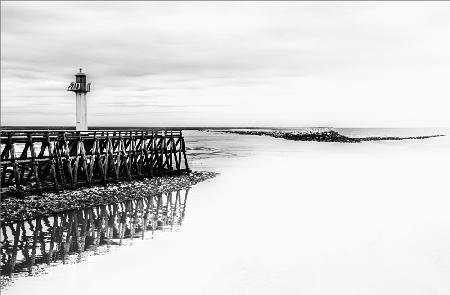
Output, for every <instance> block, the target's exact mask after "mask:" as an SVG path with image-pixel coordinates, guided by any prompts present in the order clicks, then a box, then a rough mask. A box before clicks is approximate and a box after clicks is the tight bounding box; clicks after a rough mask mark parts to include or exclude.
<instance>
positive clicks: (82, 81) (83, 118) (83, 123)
mask: <svg viewBox="0 0 450 295" xmlns="http://www.w3.org/2000/svg"><path fill="white" fill-rule="evenodd" d="M67 90H68V91H73V92H75V95H76V99H77V121H76V129H77V131H87V130H88V125H87V102H86V93H88V92H90V91H91V83H86V74H84V73H83V72H82V71H81V69H80V72H79V73H76V75H75V82H72V83H70V85H69V87H68V88H67Z"/></svg>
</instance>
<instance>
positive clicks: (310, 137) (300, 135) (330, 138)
mask: <svg viewBox="0 0 450 295" xmlns="http://www.w3.org/2000/svg"><path fill="white" fill-rule="evenodd" d="M208 131H209V130H208ZM211 131H214V132H222V133H230V134H239V135H258V136H270V137H275V138H283V139H287V140H295V141H317V142H342V143H360V142H364V141H382V140H408V139H426V138H433V137H441V136H445V135H444V134H436V135H425V136H408V137H398V136H386V137H383V136H369V137H348V136H345V135H342V134H340V133H338V132H336V131H334V130H331V129H328V128H324V130H317V129H316V130H314V129H313V130H311V131H306V130H305V131H282V130H271V131H256V130H211Z"/></svg>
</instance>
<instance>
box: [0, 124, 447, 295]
mask: <svg viewBox="0 0 450 295" xmlns="http://www.w3.org/2000/svg"><path fill="white" fill-rule="evenodd" d="M339 131H340V132H341V133H343V134H345V135H349V136H380V135H381V136H383V135H384V136H411V135H427V134H432V133H446V134H448V130H439V131H438V132H434V131H433V130H431V131H430V130H429V129H426V130H424V129H422V130H418V129H415V130H411V129H345V130H339ZM184 134H185V136H186V144H187V146H188V147H189V159H190V162H191V167H192V168H193V169H195V170H209V171H217V172H220V173H221V175H220V176H218V177H217V178H215V179H212V180H210V181H208V182H205V183H201V184H198V185H196V186H194V187H193V188H191V189H190V190H189V195H188V192H187V191H179V192H173V193H171V194H167V195H166V194H164V195H160V196H157V197H148V198H146V199H141V200H137V201H133V202H131V201H130V202H126V203H121V204H114V205H110V206H101V207H96V208H89V209H84V210H79V211H71V212H66V213H63V214H59V215H57V216H53V217H50V218H41V219H37V220H33V221H30V222H24V223H18V224H14V225H13V226H8V227H3V228H2V242H3V245H2V250H1V255H2V260H1V262H2V272H1V275H2V279H3V283H2V284H3V285H4V287H3V289H2V293H3V292H4V293H5V294H27V293H33V294H57V293H64V294H80V293H81V294H106V293H108V294H134V293H136V294H137V293H149V292H156V293H160V294H180V293H183V294H299V293H305V294H346V295H347V294H408V295H409V294H450V280H449V278H450V214H449V211H450V198H449V196H450V189H449V186H448V183H449V180H450V178H449V172H448V171H449V167H450V140H449V138H448V136H447V137H442V138H432V139H427V140H408V141H386V142H364V143H360V144H343V143H317V142H294V141H286V140H282V139H276V138H270V137H259V136H242V135H232V134H220V133H214V132H213V133H204V132H198V131H186V132H184ZM5 284H6V285H7V286H5Z"/></svg>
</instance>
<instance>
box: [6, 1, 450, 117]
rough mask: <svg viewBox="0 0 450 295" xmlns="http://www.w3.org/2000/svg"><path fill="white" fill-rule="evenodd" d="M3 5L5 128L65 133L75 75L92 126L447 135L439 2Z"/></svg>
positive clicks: (446, 62)
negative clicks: (413, 128) (51, 128)
mask: <svg viewBox="0 0 450 295" xmlns="http://www.w3.org/2000/svg"><path fill="white" fill-rule="evenodd" d="M1 5H2V15H1V17H2V45H1V46H2V57H1V63H2V124H8V125H12V124H35V122H39V124H38V125H42V124H43V122H45V123H46V124H57V125H72V124H73V122H72V121H73V120H72V119H73V118H72V117H73V116H71V117H70V116H67V114H68V104H69V102H71V103H72V104H73V105H74V101H73V100H74V98H73V94H72V93H70V92H67V91H66V87H67V85H68V84H69V82H70V81H72V80H73V75H74V73H75V71H77V68H78V67H83V68H84V69H85V71H86V72H87V73H88V79H89V80H90V81H91V82H92V93H90V94H89V112H90V114H91V115H92V117H90V119H89V120H90V122H93V123H94V124H95V125H102V124H108V125H111V124H115V123H117V124H121V125H127V124H131V123H130V122H129V117H128V116H125V115H123V114H124V112H125V110H126V113H127V114H129V113H133V112H134V116H135V119H134V121H135V123H136V122H139V124H143V125H161V122H166V124H168V125H173V124H175V125H179V124H181V123H186V124H188V125H202V126H205V125H211V124H219V125H222V126H223V125H230V124H237V125H239V124H242V125H248V124H250V123H254V122H259V123H260V124H264V125H267V124H269V123H270V124H276V125H278V126H280V125H291V126H292V125H293V124H294V125H299V126H300V125H308V124H313V123H321V122H324V123H330V124H332V125H342V124H350V125H364V124H365V125H386V124H395V125H416V124H425V125H435V124H438V125H450V122H449V121H448V119H447V118H446V117H447V116H444V114H443V113H442V112H441V111H439V110H441V109H444V108H446V107H448V102H446V100H444V99H443V98H442V97H445V96H446V95H447V94H449V90H448V87H446V86H445V85H444V84H445V82H444V80H445V79H443V77H445V76H448V73H449V70H448V69H449V66H450V58H449V57H448V54H447V52H449V51H450V40H449V37H448V36H450V29H449V28H450V21H449V19H448V18H447V17H446V16H447V15H448V12H450V4H448V3H433V4H429V3H405V4H403V3H368V2H366V3H325V2H318V3H307V2H282V3H280V2H261V3H256V2H232V3H222V2H187V3H185V2H168V3H165V2H131V3H128V2H57V1H53V2H2V4H1ZM392 81H395V82H394V83H392ZM431 93H433V94H438V95H434V96H433V97H430V94H431ZM30 97H35V98H36V100H31V99H28V98H30ZM405 97H408V101H409V103H410V104H411V106H412V109H411V110H410V112H411V114H416V115H417V114H422V110H423V109H424V102H425V101H427V103H430V104H434V105H436V106H438V109H439V110H436V111H431V113H430V114H428V115H426V116H424V117H423V116H422V118H423V119H422V120H421V121H420V122H417V121H414V116H413V115H402V114H403V112H402V108H401V106H400V105H397V104H396V103H392V101H401V102H403V101H405ZM131 98H132V99H133V102H131V100H130V99H131ZM430 100H431V101H430ZM43 101H44V102H43ZM361 101H363V102H364V103H362V104H360V103H359V102H361ZM318 102H320V103H318ZM355 102H358V103H355ZM42 104H44V105H47V106H48V105H52V107H51V108H47V109H46V108H43V107H42ZM18 105H20V109H22V110H23V112H24V113H27V116H20V115H18V114H20V109H19V107H18ZM364 105H372V107H373V110H374V112H373V114H371V113H368V114H367V110H366V109H365V108H364ZM395 105H397V106H395ZM154 106H158V107H154ZM187 106H192V107H190V108H189V107H187ZM225 106H226V107H225ZM392 106H395V108H394V109H392V110H389V108H392ZM255 107H256V108H257V110H256V111H255ZM73 108H74V106H73ZM194 109H195V111H194ZM291 110H296V111H291ZM375 111H376V112H375ZM33 112H34V113H33ZM54 112H56V113H54ZM362 112H365V113H366V114H365V115H364V116H359V115H358V114H359V113H362ZM50 113H52V115H51V116H49V114H50ZM58 113H60V114H61V115H60V116H58V115H57V114H58ZM93 114H95V116H94V115H93ZM150 114H151V115H150ZM189 114H192V116H190V115H189ZM311 114H314V116H312V115H311ZM122 115H123V117H121V116H122ZM49 118H51V120H50V119H49ZM112 118H113V119H112ZM180 118H183V119H180ZM411 118H413V119H411ZM135 123H133V124H135ZM322 125H323V124H322Z"/></svg>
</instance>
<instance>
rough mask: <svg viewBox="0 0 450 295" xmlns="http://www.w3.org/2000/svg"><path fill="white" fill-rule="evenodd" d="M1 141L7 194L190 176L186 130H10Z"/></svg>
mask: <svg viewBox="0 0 450 295" xmlns="http://www.w3.org/2000/svg"><path fill="white" fill-rule="evenodd" d="M0 140H1V188H2V192H15V193H19V194H20V193H22V192H24V191H37V192H41V191H43V190H49V189H52V190H59V189H66V188H76V187H79V186H90V185H92V184H95V183H104V184H105V183H107V182H110V181H121V180H131V179H142V178H146V177H153V176H162V175H176V174H181V173H185V172H189V167H188V162H187V159H186V148H185V142H184V138H183V135H182V132H181V131H167V130H161V131H152V130H120V131H115V130H89V131H85V132H81V131H67V130H5V131H2V132H1V138H0Z"/></svg>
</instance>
